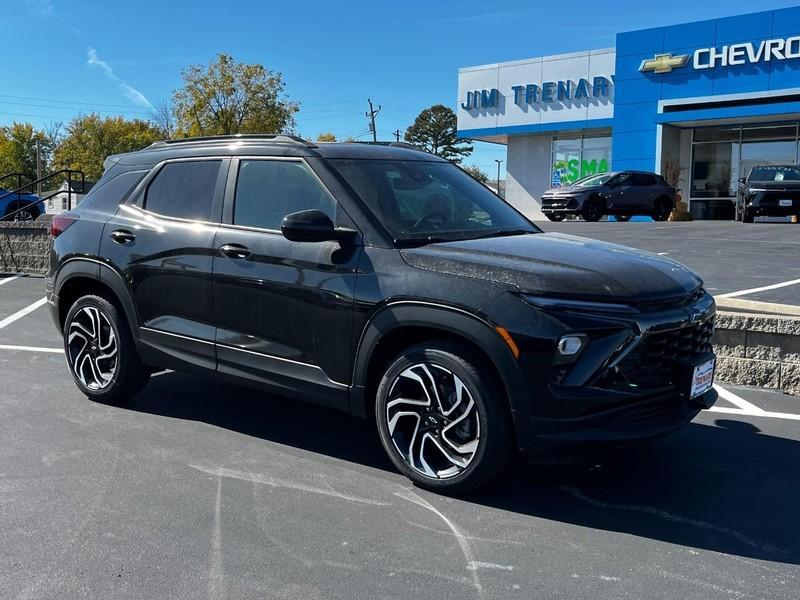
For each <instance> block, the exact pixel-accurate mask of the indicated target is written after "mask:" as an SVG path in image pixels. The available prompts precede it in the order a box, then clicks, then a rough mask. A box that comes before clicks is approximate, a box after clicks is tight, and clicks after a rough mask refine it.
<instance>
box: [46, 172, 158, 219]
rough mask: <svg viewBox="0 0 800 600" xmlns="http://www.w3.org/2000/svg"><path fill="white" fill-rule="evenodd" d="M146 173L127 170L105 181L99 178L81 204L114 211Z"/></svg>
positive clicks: (86, 206)
mask: <svg viewBox="0 0 800 600" xmlns="http://www.w3.org/2000/svg"><path fill="white" fill-rule="evenodd" d="M146 174H147V171H128V172H126V173H120V174H119V175H117V176H116V177H112V178H111V179H107V180H106V181H103V180H102V179H101V180H100V181H99V182H98V183H96V184H95V186H94V187H93V188H92V189H91V190H90V191H89V193H88V194H87V195H86V198H84V199H83V200H82V201H81V206H83V207H84V208H91V209H94V210H100V211H104V212H114V211H115V210H116V209H117V206H119V203H120V202H122V201H123V200H124V199H125V195H126V194H128V193H129V192H130V191H131V190H132V189H133V188H134V187H136V184H137V183H139V182H140V181H141V180H142V178H143V177H144V176H145V175H146ZM52 202H53V200H52V199H51V200H50V203H51V204H50V206H52ZM73 203H74V200H73ZM65 204H66V202H65Z"/></svg>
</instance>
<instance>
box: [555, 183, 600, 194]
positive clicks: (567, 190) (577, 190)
mask: <svg viewBox="0 0 800 600" xmlns="http://www.w3.org/2000/svg"><path fill="white" fill-rule="evenodd" d="M605 189H606V188H605V187H603V186H602V185H588V186H580V187H578V186H576V185H562V186H561V187H557V188H550V189H549V190H547V191H545V194H553V195H556V196H557V195H560V194H585V193H587V192H599V191H602V190H605Z"/></svg>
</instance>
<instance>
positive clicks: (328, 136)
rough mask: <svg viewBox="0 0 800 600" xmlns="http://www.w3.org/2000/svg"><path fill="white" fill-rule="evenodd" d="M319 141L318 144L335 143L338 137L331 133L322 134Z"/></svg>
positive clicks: (318, 138)
mask: <svg viewBox="0 0 800 600" xmlns="http://www.w3.org/2000/svg"><path fill="white" fill-rule="evenodd" d="M317 141H318V142H335V141H336V136H335V135H334V134H332V133H331V132H328V133H320V134H319V135H318V136H317Z"/></svg>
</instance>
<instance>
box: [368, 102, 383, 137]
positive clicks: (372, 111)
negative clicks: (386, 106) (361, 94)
mask: <svg viewBox="0 0 800 600" xmlns="http://www.w3.org/2000/svg"><path fill="white" fill-rule="evenodd" d="M367 102H369V112H368V113H367V118H368V119H369V130H370V131H371V132H372V141H373V142H377V141H378V131H377V130H376V129H375V117H376V116H377V115H378V113H379V112H381V105H380V104H379V105H378V110H375V109H373V108H372V100H370V99H369V98H367Z"/></svg>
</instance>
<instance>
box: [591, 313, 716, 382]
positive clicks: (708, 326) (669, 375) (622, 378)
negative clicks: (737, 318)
mask: <svg viewBox="0 0 800 600" xmlns="http://www.w3.org/2000/svg"><path fill="white" fill-rule="evenodd" d="M713 334H714V320H713V319H709V320H707V321H704V322H703V323H697V324H695V325H689V326H687V327H682V328H680V329H672V330H670V331H663V332H659V333H653V334H650V335H648V336H646V337H644V338H643V339H642V340H641V341H640V342H639V343H638V345H637V346H636V347H635V348H634V349H633V350H631V351H630V352H629V353H628V354H627V356H625V358H624V359H623V360H621V361H620V362H619V363H618V364H617V365H616V366H615V367H613V368H611V369H609V370H608V371H606V372H605V373H604V374H603V375H602V376H601V378H600V381H599V383H600V385H601V386H602V387H609V388H611V389H643V390H648V389H658V388H664V387H670V386H673V385H675V377H676V369H675V366H676V365H677V364H678V363H686V362H689V361H691V360H693V359H694V358H695V357H697V355H699V354H702V353H704V352H710V351H711V337H712V335H713Z"/></svg>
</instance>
